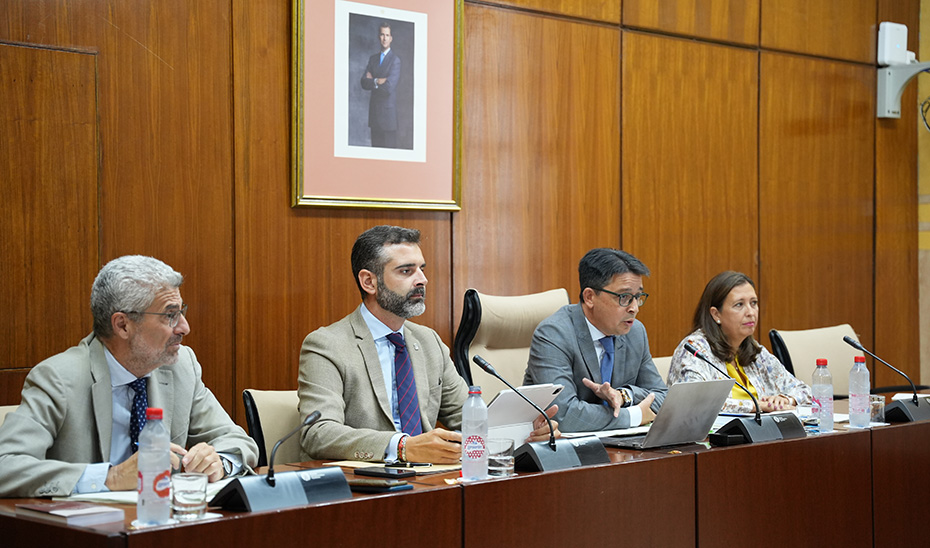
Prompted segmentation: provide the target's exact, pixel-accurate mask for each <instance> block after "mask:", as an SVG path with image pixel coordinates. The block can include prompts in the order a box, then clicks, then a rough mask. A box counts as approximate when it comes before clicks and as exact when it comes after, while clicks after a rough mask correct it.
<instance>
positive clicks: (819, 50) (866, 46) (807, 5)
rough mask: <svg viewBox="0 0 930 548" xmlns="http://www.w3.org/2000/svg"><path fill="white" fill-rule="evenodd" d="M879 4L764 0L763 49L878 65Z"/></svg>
mask: <svg viewBox="0 0 930 548" xmlns="http://www.w3.org/2000/svg"><path fill="white" fill-rule="evenodd" d="M875 14H876V0H842V1H837V0H762V35H761V44H762V47H763V48H771V49H777V50H784V51H791V52H796V53H806V54H809V55H817V56H824V57H832V58H835V59H847V60H850V61H859V62H863V63H874V62H875V59H876V53H877V52H876V48H877V47H878V42H877V39H878V26H877V24H876V22H875Z"/></svg>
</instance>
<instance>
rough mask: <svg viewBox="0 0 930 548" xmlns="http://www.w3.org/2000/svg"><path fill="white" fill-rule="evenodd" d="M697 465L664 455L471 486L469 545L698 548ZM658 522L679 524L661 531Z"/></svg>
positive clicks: (689, 458)
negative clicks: (663, 519) (665, 518)
mask: <svg viewBox="0 0 930 548" xmlns="http://www.w3.org/2000/svg"><path fill="white" fill-rule="evenodd" d="M693 459H694V457H693V456H691V455H675V456H668V455H662V456H658V458H654V459H651V460H641V461H638V462H625V463H623V464H609V465H603V466H594V467H587V468H577V469H573V470H563V471H560V472H549V473H545V474H532V475H526V476H518V477H515V478H511V479H507V480H497V481H486V482H481V483H475V484H471V485H465V489H464V491H465V502H464V507H465V518H464V519H465V523H466V524H467V526H466V527H465V531H464V537H465V538H464V543H463V544H464V545H465V546H467V547H470V546H475V547H483V546H601V545H604V543H605V542H606V543H607V544H609V545H615V544H616V545H622V544H627V543H626V542H622V541H616V542H614V541H612V540H610V538H611V537H613V536H621V537H622V536H623V535H624V533H623V531H628V533H629V536H628V537H627V538H628V539H629V540H630V542H631V543H632V544H635V545H637V546H694V543H695V536H694V518H695V512H694V460H693ZM613 460H614V462H616V459H613ZM619 516H622V519H621V518H620V517H619ZM657 516H674V517H675V518H674V520H671V521H669V522H668V524H663V525H661V526H657V521H656V517H657ZM663 523H664V522H663ZM674 524H678V525H674ZM605 535H606V536H605ZM437 546H438V544H437Z"/></svg>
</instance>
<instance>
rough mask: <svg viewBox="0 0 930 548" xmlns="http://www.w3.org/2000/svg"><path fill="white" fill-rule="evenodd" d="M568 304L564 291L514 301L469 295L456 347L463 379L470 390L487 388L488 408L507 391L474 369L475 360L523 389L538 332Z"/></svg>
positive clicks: (456, 336)
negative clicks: (495, 397)
mask: <svg viewBox="0 0 930 548" xmlns="http://www.w3.org/2000/svg"><path fill="white" fill-rule="evenodd" d="M568 303H569V300H568V291H566V290H565V289H563V288H560V289H552V290H549V291H544V292H542V293H534V294H532V295H519V296H512V297H500V296H495V295H483V294H481V293H479V292H478V291H475V290H474V289H469V290H468V291H466V292H465V302H464V307H463V309H462V321H461V322H460V323H459V329H458V331H457V332H456V334H455V340H454V342H453V344H452V349H453V352H452V355H453V358H454V359H455V367H456V369H458V372H459V374H460V375H461V376H462V378H464V379H465V382H467V383H468V384H469V385H474V384H477V385H478V386H481V396H482V397H483V398H484V400H485V401H488V402H489V401H491V400H492V399H493V398H494V396H496V395H497V393H498V392H500V391H501V390H504V389H506V388H507V387H506V386H504V384H503V383H502V382H501V381H499V380H497V379H495V378H493V377H492V376H490V375H488V374H487V373H485V372H484V371H483V370H481V369H480V368H479V367H478V366H474V367H472V365H471V358H472V357H474V356H475V354H478V355H480V356H481V357H482V358H484V359H486V360H487V361H488V362H490V363H491V365H493V366H494V368H495V369H496V370H497V372H498V373H500V374H501V375H502V376H503V377H504V378H505V379H507V380H508V381H509V382H510V383H511V384H513V385H514V386H520V385H522V384H523V373H524V371H525V370H526V362H527V360H528V358H529V355H530V342H531V341H532V340H533V332H534V331H535V330H536V326H537V325H539V322H541V321H543V320H544V319H546V318H548V317H549V316H551V315H552V314H553V313H554V312H555V311H556V310H558V309H559V308H561V307H562V306H565V305H567V304H568Z"/></svg>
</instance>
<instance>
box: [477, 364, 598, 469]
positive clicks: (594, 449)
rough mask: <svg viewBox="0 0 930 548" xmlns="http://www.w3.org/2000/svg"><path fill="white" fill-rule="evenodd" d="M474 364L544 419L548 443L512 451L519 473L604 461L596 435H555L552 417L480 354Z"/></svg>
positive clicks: (529, 445)
mask: <svg viewBox="0 0 930 548" xmlns="http://www.w3.org/2000/svg"><path fill="white" fill-rule="evenodd" d="M472 361H474V362H475V363H476V364H478V367H480V368H481V369H483V370H484V371H485V372H487V373H488V374H489V375H491V376H493V377H494V378H496V379H497V380H499V381H501V382H502V383H504V384H505V385H507V387H508V388H510V389H511V390H513V391H514V392H516V394H517V395H518V396H520V397H521V398H523V400H524V401H526V403H528V404H530V405H531V406H532V407H533V409H535V410H536V411H539V413H540V414H541V415H542V416H543V417H544V418H545V419H546V423H548V425H549V442H548V443H546V442H541V441H536V442H527V443H524V444H523V445H521V446H520V447H518V448H517V449H516V450H515V451H514V453H513V457H514V468H515V469H517V470H520V471H521V472H542V471H550V470H565V469H567V468H576V467H579V466H585V465H588V464H607V463H609V462H610V457H608V456H607V450H605V449H604V444H603V443H601V440H600V439H598V438H597V436H585V437H582V438H573V439H562V438H559V439H558V440H556V438H555V429H554V428H553V427H552V419H550V418H549V415H547V414H546V412H545V411H543V410H542V408H541V407H539V406H538V405H536V403H534V402H533V401H532V400H530V399H529V398H527V397H526V395H525V394H523V392H520V391H519V390H517V389H516V388H514V386H513V385H512V384H510V383H509V382H507V379H505V378H504V377H503V376H501V375H500V373H498V372H497V370H496V369H494V366H492V365H491V364H490V363H488V362H487V360H485V359H484V358H482V357H481V356H478V355H475V357H474V358H472Z"/></svg>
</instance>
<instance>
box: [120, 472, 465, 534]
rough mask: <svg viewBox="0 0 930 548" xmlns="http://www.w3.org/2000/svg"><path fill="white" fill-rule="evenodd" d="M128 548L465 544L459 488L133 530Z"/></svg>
mask: <svg viewBox="0 0 930 548" xmlns="http://www.w3.org/2000/svg"><path fill="white" fill-rule="evenodd" d="M127 545H128V546H130V547H152V548H166V547H167V546H196V545H204V546H228V547H232V546H274V547H276V548H284V547H288V546H294V547H300V548H307V547H313V546H339V547H353V546H359V547H365V548H371V547H373V546H397V545H402V546H424V547H425V546H443V547H456V546H461V545H462V493H461V489H460V488H458V487H450V488H437V489H430V490H427V491H416V492H405V493H398V494H392V495H383V496H370V497H365V498H353V499H351V500H347V501H344V502H337V503H331V504H323V505H318V506H307V507H302V508H292V509H288V510H282V511H271V512H263V513H252V514H247V513H242V514H231V513H230V514H227V517H226V519H222V520H217V521H214V522H206V523H199V524H197V525H190V526H175V527H169V528H165V529H161V530H158V531H147V532H142V531H132V532H129V533H128V535H127Z"/></svg>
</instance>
